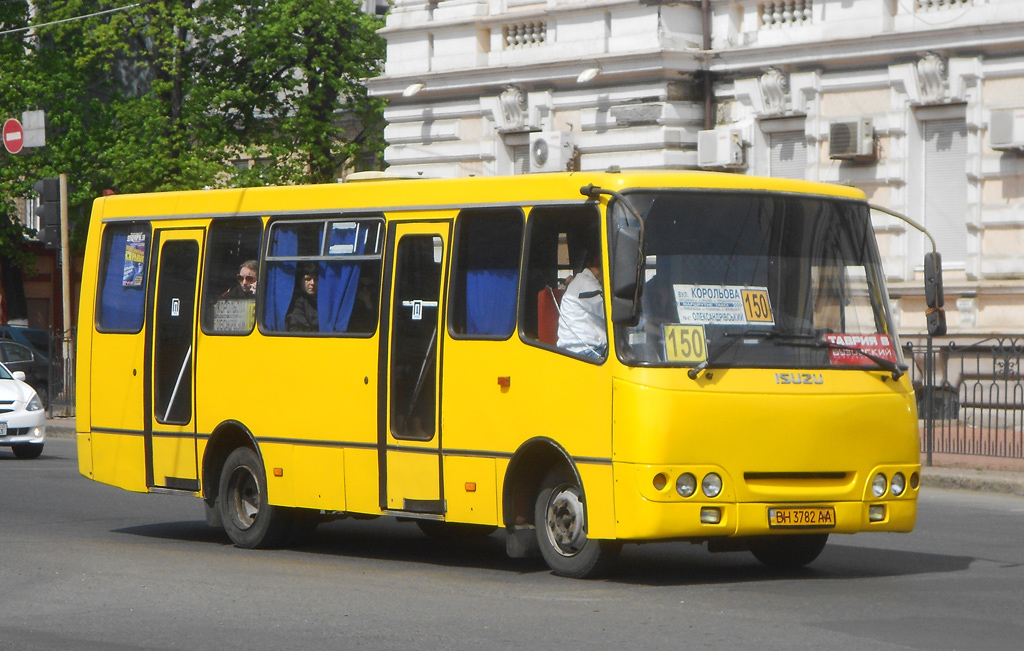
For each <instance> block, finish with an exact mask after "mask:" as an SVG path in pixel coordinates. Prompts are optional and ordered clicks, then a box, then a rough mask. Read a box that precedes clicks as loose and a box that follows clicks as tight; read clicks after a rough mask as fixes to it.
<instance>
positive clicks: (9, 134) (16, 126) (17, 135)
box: [3, 118, 25, 154]
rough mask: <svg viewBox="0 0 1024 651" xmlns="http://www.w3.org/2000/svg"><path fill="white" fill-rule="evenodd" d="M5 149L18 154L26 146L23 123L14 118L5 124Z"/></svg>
mask: <svg viewBox="0 0 1024 651" xmlns="http://www.w3.org/2000/svg"><path fill="white" fill-rule="evenodd" d="M3 138H4V149H6V150H7V151H9V152H11V153H12V154H17V153H18V152H19V151H21V148H22V147H24V146H25V130H24V129H22V128H21V122H18V121H17V120H15V119H14V118H11V119H9V120H7V122H4V132H3Z"/></svg>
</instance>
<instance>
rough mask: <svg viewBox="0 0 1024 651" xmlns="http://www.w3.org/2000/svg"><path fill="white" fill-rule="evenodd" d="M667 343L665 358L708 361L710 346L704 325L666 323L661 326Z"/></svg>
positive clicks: (694, 362) (692, 362)
mask: <svg viewBox="0 0 1024 651" xmlns="http://www.w3.org/2000/svg"><path fill="white" fill-rule="evenodd" d="M661 332H662V341H663V342H664V344H665V360H666V361H669V362H683V363H687V364H699V363H701V362H704V361H707V359H708V347H707V339H706V338H705V336H704V326H701V325H680V324H678V323H666V324H664V325H662V326H661Z"/></svg>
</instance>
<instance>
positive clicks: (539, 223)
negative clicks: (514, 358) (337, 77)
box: [519, 206, 601, 346]
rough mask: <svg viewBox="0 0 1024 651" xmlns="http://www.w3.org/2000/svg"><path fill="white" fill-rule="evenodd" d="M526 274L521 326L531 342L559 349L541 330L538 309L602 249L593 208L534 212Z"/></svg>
mask: <svg viewBox="0 0 1024 651" xmlns="http://www.w3.org/2000/svg"><path fill="white" fill-rule="evenodd" d="M526 240H527V244H526V247H527V248H526V271H525V274H524V275H525V278H524V282H523V291H522V295H521V297H520V302H519V304H520V309H519V312H520V316H519V319H520V324H521V326H520V327H521V331H522V336H523V338H524V339H525V340H527V341H535V342H539V343H544V344H550V345H552V346H553V345H555V343H556V342H555V341H549V340H548V339H549V338H548V337H546V336H545V334H544V332H543V329H542V328H540V326H539V323H538V321H539V319H538V313H539V311H540V310H539V309H538V306H539V305H540V304H541V302H543V301H545V300H551V299H550V297H551V296H552V295H554V296H560V295H561V292H560V291H558V290H559V289H560V288H564V286H565V284H566V281H567V280H568V279H569V277H570V276H571V275H573V274H575V273H578V272H579V271H581V270H582V269H583V266H584V262H585V261H584V259H583V258H584V257H585V256H586V255H587V250H588V249H592V248H595V247H599V246H600V242H601V224H600V215H599V214H598V212H597V209H596V208H594V207H592V206H560V207H545V208H534V209H533V211H532V212H531V213H530V219H529V222H528V224H527V234H526Z"/></svg>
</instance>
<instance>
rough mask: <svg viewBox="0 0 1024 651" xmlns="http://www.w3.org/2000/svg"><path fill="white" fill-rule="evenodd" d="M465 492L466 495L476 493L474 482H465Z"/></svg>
mask: <svg viewBox="0 0 1024 651" xmlns="http://www.w3.org/2000/svg"><path fill="white" fill-rule="evenodd" d="M466 492H467V493H475V492H476V482H475V481H467V482H466Z"/></svg>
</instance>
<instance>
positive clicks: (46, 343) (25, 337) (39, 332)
mask: <svg viewBox="0 0 1024 651" xmlns="http://www.w3.org/2000/svg"><path fill="white" fill-rule="evenodd" d="M0 339H10V340H11V341H16V342H18V343H19V344H22V345H25V346H28V347H29V348H31V349H33V350H34V351H36V352H37V353H39V354H40V355H42V356H43V357H49V356H50V333H48V332H47V331H46V330H43V329H41V328H27V327H25V326H12V325H0Z"/></svg>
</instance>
